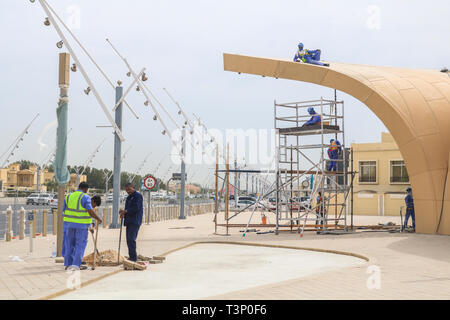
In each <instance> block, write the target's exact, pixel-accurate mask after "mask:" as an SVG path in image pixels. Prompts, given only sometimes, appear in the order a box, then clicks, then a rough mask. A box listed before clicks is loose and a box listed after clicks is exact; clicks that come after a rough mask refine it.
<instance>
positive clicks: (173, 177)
mask: <svg viewBox="0 0 450 320" xmlns="http://www.w3.org/2000/svg"><path fill="white" fill-rule="evenodd" d="M172 179H173V180H181V173H172ZM184 180H187V174H186V173H185V174H184Z"/></svg>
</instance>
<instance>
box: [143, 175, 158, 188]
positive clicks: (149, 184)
mask: <svg viewBox="0 0 450 320" xmlns="http://www.w3.org/2000/svg"><path fill="white" fill-rule="evenodd" d="M144 187H145V188H147V189H148V190H152V189H153V188H154V187H156V178H155V177H154V176H146V177H145V178H144Z"/></svg>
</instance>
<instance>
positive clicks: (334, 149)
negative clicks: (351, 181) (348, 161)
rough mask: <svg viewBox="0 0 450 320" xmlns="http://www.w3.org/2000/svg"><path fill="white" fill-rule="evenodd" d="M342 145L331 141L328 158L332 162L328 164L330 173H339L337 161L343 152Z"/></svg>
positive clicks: (336, 141)
mask: <svg viewBox="0 0 450 320" xmlns="http://www.w3.org/2000/svg"><path fill="white" fill-rule="evenodd" d="M341 150H342V148H341V143H340V142H339V141H338V140H334V139H331V140H330V147H329V148H328V158H330V162H329V164H328V168H327V170H328V171H334V172H336V171H337V161H336V160H337V159H338V158H339V153H340V152H341Z"/></svg>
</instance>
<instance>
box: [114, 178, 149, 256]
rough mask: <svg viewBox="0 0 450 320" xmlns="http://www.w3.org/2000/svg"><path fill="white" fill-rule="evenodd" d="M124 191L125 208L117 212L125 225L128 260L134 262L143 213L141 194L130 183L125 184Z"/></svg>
mask: <svg viewBox="0 0 450 320" xmlns="http://www.w3.org/2000/svg"><path fill="white" fill-rule="evenodd" d="M125 191H126V192H127V193H128V197H127V200H126V201H125V210H120V211H119V213H120V218H121V219H124V225H125V226H126V227H127V230H126V237H127V246H128V256H129V260H130V261H134V262H136V261H137V252H136V239H137V236H138V232H139V228H140V226H141V223H142V215H143V207H142V195H141V194H140V193H139V192H137V191H136V188H135V186H134V185H133V184H132V183H127V184H126V185H125Z"/></svg>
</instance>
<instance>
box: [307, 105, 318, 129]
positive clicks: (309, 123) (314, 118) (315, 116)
mask: <svg viewBox="0 0 450 320" xmlns="http://www.w3.org/2000/svg"><path fill="white" fill-rule="evenodd" d="M308 113H309V114H310V115H311V118H310V119H309V120H308V121H306V122H305V123H304V124H303V127H305V126H312V125H315V124H321V123H322V116H321V115H320V114H318V113H317V112H316V110H314V108H313V107H309V108H308Z"/></svg>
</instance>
